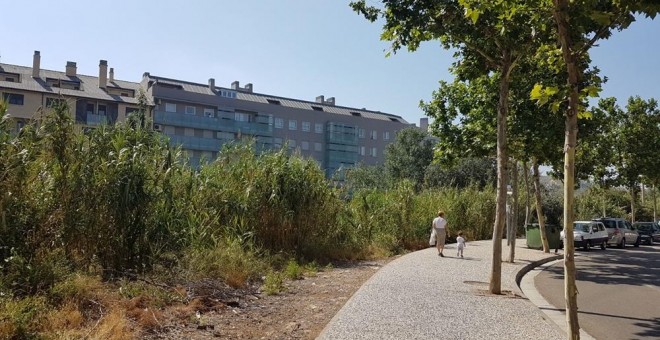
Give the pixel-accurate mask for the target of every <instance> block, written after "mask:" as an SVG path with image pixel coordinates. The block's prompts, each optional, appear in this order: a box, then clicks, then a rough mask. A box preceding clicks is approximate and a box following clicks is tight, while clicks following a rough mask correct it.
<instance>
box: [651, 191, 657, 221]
mask: <svg viewBox="0 0 660 340" xmlns="http://www.w3.org/2000/svg"><path fill="white" fill-rule="evenodd" d="M652 193H653V222H657V221H658V214H657V211H658V202H657V201H656V200H655V183H653V191H652Z"/></svg>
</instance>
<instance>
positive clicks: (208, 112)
mask: <svg viewBox="0 0 660 340" xmlns="http://www.w3.org/2000/svg"><path fill="white" fill-rule="evenodd" d="M214 116H215V110H213V109H204V117H208V118H213V117H214Z"/></svg>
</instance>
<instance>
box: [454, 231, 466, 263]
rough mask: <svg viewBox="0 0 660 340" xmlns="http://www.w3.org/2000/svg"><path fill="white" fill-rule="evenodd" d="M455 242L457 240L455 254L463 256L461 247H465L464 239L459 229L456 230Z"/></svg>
mask: <svg viewBox="0 0 660 340" xmlns="http://www.w3.org/2000/svg"><path fill="white" fill-rule="evenodd" d="M456 242H458V247H457V248H458V253H457V254H456V256H459V255H460V256H461V258H463V248H465V239H464V238H463V232H462V231H459V232H458V237H457V238H456Z"/></svg>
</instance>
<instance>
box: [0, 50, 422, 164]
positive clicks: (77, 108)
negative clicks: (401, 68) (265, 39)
mask: <svg viewBox="0 0 660 340" xmlns="http://www.w3.org/2000/svg"><path fill="white" fill-rule="evenodd" d="M39 64H40V54H39V52H38V51H35V54H34V59H33V67H32V68H30V67H25V66H16V65H8V64H0V92H1V93H2V95H3V96H4V98H6V99H7V100H8V101H9V104H10V105H9V112H8V113H9V114H10V115H11V116H12V117H13V118H14V119H15V121H16V124H17V126H16V127H17V129H20V128H21V126H22V124H24V123H25V121H26V120H28V119H30V118H32V117H33V116H34V114H35V112H38V111H39V108H43V107H48V106H49V105H51V104H52V103H53V102H54V101H55V100H61V99H66V100H67V101H70V107H72V111H74V114H75V121H76V122H77V123H78V124H80V125H83V126H88V127H93V126H95V125H99V124H114V123H115V122H118V121H122V120H123V119H124V118H125V117H126V115H127V114H129V113H131V112H132V111H134V110H137V105H138V100H137V98H136V97H137V93H138V91H139V90H140V89H142V90H144V92H145V94H146V96H147V99H148V101H149V102H150V103H152V104H153V106H152V107H151V110H150V115H151V117H152V119H153V127H154V129H155V130H157V131H160V132H162V133H163V134H164V135H165V136H167V137H169V140H170V143H171V144H172V145H177V146H181V148H182V149H183V150H184V151H186V153H187V154H188V157H189V158H190V162H191V164H192V165H193V166H196V165H198V164H199V163H200V162H202V160H207V161H210V160H213V159H215V158H216V157H217V154H218V152H219V151H220V150H221V148H222V146H223V145H224V144H227V143H230V142H233V141H236V140H239V139H245V138H251V139H252V140H254V141H255V143H256V148H257V150H272V149H278V148H280V147H282V146H284V145H287V146H288V148H290V149H295V150H297V151H299V152H300V153H301V155H302V156H304V157H311V158H313V159H315V160H316V161H317V162H318V163H319V164H320V165H321V167H322V168H324V169H325V171H326V175H327V176H332V175H333V174H334V173H335V172H336V171H337V170H339V169H342V168H348V167H352V166H355V165H357V164H365V165H377V164H382V163H383V161H384V153H385V148H386V146H387V145H388V144H389V143H391V142H393V141H394V137H395V135H396V133H397V132H398V131H399V130H401V129H403V128H406V127H409V126H410V124H409V123H408V122H406V121H405V120H404V119H402V118H401V117H400V116H396V115H392V114H387V113H382V112H377V111H371V110H366V109H356V108H350V107H343V106H338V105H336V102H335V98H332V97H331V98H327V99H326V98H325V97H324V96H319V97H317V98H316V99H315V100H314V101H305V100H298V99H291V98H284V97H279V96H274V95H268V94H261V93H256V92H254V91H253V85H252V84H246V85H245V86H240V83H239V82H237V81H235V82H233V83H232V84H231V85H230V86H228V87H222V86H216V84H215V80H214V79H209V81H208V83H207V84H199V83H193V82H188V81H184V80H177V79H170V78H165V77H160V76H154V75H151V74H149V73H145V74H144V75H143V78H142V81H141V82H140V83H133V82H127V81H120V80H116V79H114V72H113V69H112V68H111V69H110V74H109V77H108V72H107V70H108V68H107V66H108V65H107V62H106V61H105V60H101V61H100V63H99V75H98V77H92V76H85V75H79V74H77V72H76V64H75V63H73V62H67V66H66V69H65V72H57V71H50V70H42V69H40V67H39Z"/></svg>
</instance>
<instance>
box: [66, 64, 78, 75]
mask: <svg viewBox="0 0 660 340" xmlns="http://www.w3.org/2000/svg"><path fill="white" fill-rule="evenodd" d="M77 69H78V68H77V67H76V63H75V62H73V61H67V62H66V75H67V76H69V77H75V76H76V71H77Z"/></svg>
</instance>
